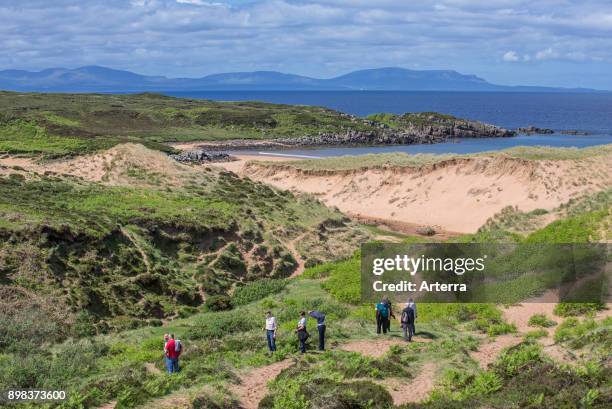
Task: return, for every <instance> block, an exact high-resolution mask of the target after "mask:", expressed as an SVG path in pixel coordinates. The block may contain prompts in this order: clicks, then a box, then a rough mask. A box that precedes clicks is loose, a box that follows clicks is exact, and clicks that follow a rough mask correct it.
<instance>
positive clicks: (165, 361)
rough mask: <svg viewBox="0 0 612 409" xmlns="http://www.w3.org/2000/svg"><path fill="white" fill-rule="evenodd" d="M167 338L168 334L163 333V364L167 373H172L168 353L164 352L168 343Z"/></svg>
mask: <svg viewBox="0 0 612 409" xmlns="http://www.w3.org/2000/svg"><path fill="white" fill-rule="evenodd" d="M169 340H170V335H169V334H164V364H165V365H166V370H167V371H168V373H172V360H171V359H170V358H169V357H168V353H167V352H166V346H167V345H168V341H169Z"/></svg>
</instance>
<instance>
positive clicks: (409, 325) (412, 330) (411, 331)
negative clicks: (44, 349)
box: [408, 324, 414, 341]
mask: <svg viewBox="0 0 612 409" xmlns="http://www.w3.org/2000/svg"><path fill="white" fill-rule="evenodd" d="M408 329H409V331H410V332H409V336H408V340H409V341H412V337H413V336H414V324H408Z"/></svg>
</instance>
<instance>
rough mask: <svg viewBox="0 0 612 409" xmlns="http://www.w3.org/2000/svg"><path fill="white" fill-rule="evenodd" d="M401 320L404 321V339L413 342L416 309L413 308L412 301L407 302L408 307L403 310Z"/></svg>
mask: <svg viewBox="0 0 612 409" xmlns="http://www.w3.org/2000/svg"><path fill="white" fill-rule="evenodd" d="M400 321H401V323H402V329H403V330H404V339H405V340H406V341H408V342H412V337H413V335H414V310H413V309H412V308H411V306H410V303H407V304H406V308H404V309H403V310H402V316H401V318H400Z"/></svg>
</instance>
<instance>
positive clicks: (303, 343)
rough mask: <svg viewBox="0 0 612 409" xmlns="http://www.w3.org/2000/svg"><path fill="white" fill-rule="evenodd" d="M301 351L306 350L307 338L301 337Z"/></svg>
mask: <svg viewBox="0 0 612 409" xmlns="http://www.w3.org/2000/svg"><path fill="white" fill-rule="evenodd" d="M300 352H301V353H302V354H303V353H305V352H306V339H304V338H300Z"/></svg>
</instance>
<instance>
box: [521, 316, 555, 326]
mask: <svg viewBox="0 0 612 409" xmlns="http://www.w3.org/2000/svg"><path fill="white" fill-rule="evenodd" d="M527 325H529V326H530V327H541V328H549V327H554V326H555V325H557V323H556V322H555V321H553V320H551V319H550V318H548V317H547V316H546V315H544V314H533V315H532V316H531V317H529V321H527Z"/></svg>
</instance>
